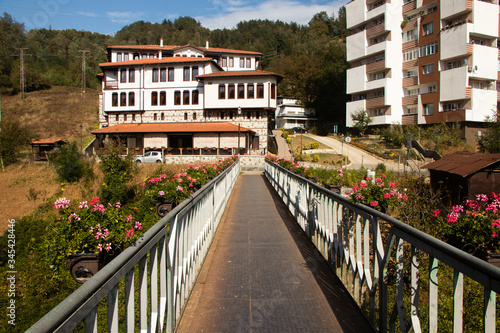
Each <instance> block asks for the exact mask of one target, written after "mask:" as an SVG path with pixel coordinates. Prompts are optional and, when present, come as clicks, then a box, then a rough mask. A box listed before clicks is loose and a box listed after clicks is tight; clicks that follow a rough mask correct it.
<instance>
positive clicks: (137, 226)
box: [134, 221, 142, 230]
mask: <svg viewBox="0 0 500 333" xmlns="http://www.w3.org/2000/svg"><path fill="white" fill-rule="evenodd" d="M134 228H135V229H137V230H142V224H141V222H139V221H137V222H135V226H134Z"/></svg>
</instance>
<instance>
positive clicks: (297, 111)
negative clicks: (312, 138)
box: [274, 96, 318, 129]
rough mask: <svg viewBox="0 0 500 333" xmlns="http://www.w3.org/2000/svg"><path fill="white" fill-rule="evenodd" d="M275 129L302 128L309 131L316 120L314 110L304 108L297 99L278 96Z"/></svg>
mask: <svg viewBox="0 0 500 333" xmlns="http://www.w3.org/2000/svg"><path fill="white" fill-rule="evenodd" d="M274 118H275V119H276V126H275V127H276V128H284V129H291V128H294V127H302V128H305V129H309V128H311V127H312V125H313V124H314V122H315V121H316V120H318V118H316V110H315V109H312V108H305V107H303V106H302V103H301V102H300V100H298V99H297V98H292V97H283V96H278V105H277V107H276V113H275V116H274Z"/></svg>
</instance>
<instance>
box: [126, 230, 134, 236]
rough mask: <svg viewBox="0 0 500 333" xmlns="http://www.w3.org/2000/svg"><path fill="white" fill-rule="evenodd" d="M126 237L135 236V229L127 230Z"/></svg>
mask: <svg viewBox="0 0 500 333" xmlns="http://www.w3.org/2000/svg"><path fill="white" fill-rule="evenodd" d="M125 237H127V238H128V237H134V229H130V230H127V234H126V235H125Z"/></svg>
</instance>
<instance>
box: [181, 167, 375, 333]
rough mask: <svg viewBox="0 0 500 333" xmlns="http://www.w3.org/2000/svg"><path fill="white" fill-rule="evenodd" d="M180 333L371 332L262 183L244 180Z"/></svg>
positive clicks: (253, 176) (259, 177)
mask: <svg viewBox="0 0 500 333" xmlns="http://www.w3.org/2000/svg"><path fill="white" fill-rule="evenodd" d="M177 332H178V333H190V332H218V333H225V332H227V333H237V332H242V333H243V332H245V333H246V332H252V333H261V332H262V333H264V332H280V333H281V332H283V333H288V332H289V333H291V332H308V333H315V332H317V333H320V332H325V333H326V332H352V333H358V332H362V333H365V332H373V330H372V329H371V326H370V325H369V324H368V322H367V321H366V319H365V318H364V317H363V315H362V314H361V312H360V310H359V308H358V307H357V306H356V305H355V303H354V301H353V299H352V298H351V296H350V295H349V293H348V292H347V291H346V290H345V288H344V286H343V285H342V282H340V280H339V279H338V278H337V277H336V276H335V273H334V272H333V271H332V270H331V269H330V267H329V266H328V264H327V263H326V261H325V260H324V259H323V257H322V256H321V255H320V254H318V251H317V250H316V249H315V247H314V245H313V244H312V242H311V241H310V240H309V239H308V238H307V237H306V236H305V235H304V233H303V231H302V229H300V226H298V224H297V223H296V222H295V220H294V219H293V217H292V216H291V214H290V213H289V212H288V210H287V208H286V206H285V205H284V204H283V202H282V201H281V199H280V198H279V197H278V196H277V195H276V193H275V192H274V189H273V188H272V187H271V186H270V185H269V183H268V182H267V180H266V179H265V177H264V175H263V174H258V173H254V172H251V173H248V172H244V173H243V174H241V175H240V176H239V178H238V180H237V182H236V185H235V188H234V191H233V194H232V195H231V199H230V201H229V203H228V206H227V208H226V211H225V213H224V216H223V218H222V221H221V223H220V225H219V229H218V230H217V233H216V235H215V239H214V241H213V243H212V245H211V247H210V251H209V253H208V255H207V259H206V260H205V263H204V264H203V267H202V270H201V272H200V275H199V277H198V279H197V281H196V285H195V287H194V289H193V292H192V294H191V297H190V299H189V301H188V304H187V307H186V311H185V312H184V315H183V317H182V320H181V322H180V325H179V329H178V331H177Z"/></svg>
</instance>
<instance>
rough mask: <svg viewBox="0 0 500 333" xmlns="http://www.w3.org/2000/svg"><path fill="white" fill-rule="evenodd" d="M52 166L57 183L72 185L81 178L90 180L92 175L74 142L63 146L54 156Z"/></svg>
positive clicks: (87, 163)
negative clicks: (57, 179) (85, 177)
mask: <svg viewBox="0 0 500 333" xmlns="http://www.w3.org/2000/svg"><path fill="white" fill-rule="evenodd" d="M54 165H55V169H56V173H57V176H58V178H59V181H61V182H68V183H74V182H77V181H79V180H80V179H81V178H82V177H83V176H87V177H90V178H92V177H93V175H94V173H93V171H92V168H91V167H90V165H89V162H88V161H85V159H84V157H83V154H82V153H81V152H80V151H79V149H78V146H77V145H76V142H74V141H73V142H71V143H70V144H68V145H66V146H63V147H62V148H61V150H60V152H59V153H58V154H57V155H56V156H55V160H54Z"/></svg>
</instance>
